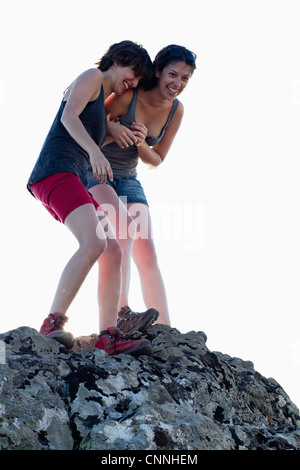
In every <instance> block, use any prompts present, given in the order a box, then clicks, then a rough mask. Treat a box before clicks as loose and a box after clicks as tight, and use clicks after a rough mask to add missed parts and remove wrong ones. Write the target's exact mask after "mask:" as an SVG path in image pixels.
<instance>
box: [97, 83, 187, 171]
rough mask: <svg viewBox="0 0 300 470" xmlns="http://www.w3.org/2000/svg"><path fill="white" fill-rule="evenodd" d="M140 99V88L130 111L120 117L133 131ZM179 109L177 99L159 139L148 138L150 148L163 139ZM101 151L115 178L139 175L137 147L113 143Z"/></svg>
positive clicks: (134, 94)
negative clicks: (120, 145) (122, 147)
mask: <svg viewBox="0 0 300 470" xmlns="http://www.w3.org/2000/svg"><path fill="white" fill-rule="evenodd" d="M137 97H138V88H134V89H133V98H132V101H131V103H130V106H129V109H128V111H127V113H126V114H125V115H124V116H120V123H121V124H123V126H126V127H128V128H130V129H131V124H132V123H133V122H135V121H136V119H135V109H136V103H137ZM177 107H178V99H177V98H175V100H174V101H173V105H172V109H171V112H170V114H169V117H168V119H167V122H166V123H165V125H164V127H163V129H162V131H161V133H160V136H159V137H150V136H147V137H146V142H147V144H148V145H149V146H150V147H153V146H154V145H157V144H158V142H159V141H160V140H161V139H162V138H163V136H164V134H165V131H166V128H167V127H168V126H169V125H170V123H171V121H172V119H173V116H174V114H175V112H176V110H177ZM101 151H102V152H103V154H104V155H105V157H106V158H107V160H108V161H109V163H110V165H111V168H112V170H113V173H114V176H120V177H121V178H131V177H133V176H136V175H137V170H136V167H137V164H138V161H139V154H138V149H137V147H136V146H135V145H131V146H130V147H125V148H124V149H121V147H119V146H118V144H117V143H116V142H112V143H110V144H108V145H105V147H102V148H101Z"/></svg>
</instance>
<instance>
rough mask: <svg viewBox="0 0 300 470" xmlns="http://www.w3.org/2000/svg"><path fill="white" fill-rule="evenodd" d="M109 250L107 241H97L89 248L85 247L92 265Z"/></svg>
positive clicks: (90, 244)
mask: <svg viewBox="0 0 300 470" xmlns="http://www.w3.org/2000/svg"><path fill="white" fill-rule="evenodd" d="M106 249H107V242H106V240H99V239H98V240H96V241H95V242H93V243H89V244H88V246H86V247H85V250H86V256H87V258H88V260H89V261H90V263H91V264H94V263H95V262H96V261H97V260H98V259H99V258H100V256H101V255H102V254H103V253H104V252H105V251H106Z"/></svg>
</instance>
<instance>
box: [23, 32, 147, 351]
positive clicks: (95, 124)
mask: <svg viewBox="0 0 300 470" xmlns="http://www.w3.org/2000/svg"><path fill="white" fill-rule="evenodd" d="M97 65H98V68H93V69H89V70H87V71H85V72H83V73H82V74H81V75H80V76H79V77H78V78H76V80H75V81H74V82H73V83H72V84H71V85H70V86H69V88H68V89H67V90H66V92H65V94H64V97H63V100H62V102H61V105H60V108H59V110H58V113H57V115H56V117H55V120H54V122H53V124H52V127H51V129H50V131H49V133H48V136H47V138H46V140H45V142H44V145H43V147H42V150H41V153H40V155H39V158H38V160H37V162H36V164H35V166H34V169H33V171H32V173H31V176H30V178H29V181H28V189H29V191H30V192H31V193H32V194H33V196H35V197H36V198H37V199H39V200H40V201H41V203H42V204H43V205H44V207H45V208H46V209H47V210H48V211H49V212H50V214H51V215H52V216H53V217H54V218H55V219H56V220H58V221H60V222H62V223H63V224H64V225H65V226H66V227H68V228H69V229H70V231H71V232H72V233H73V235H74V236H75V237H76V239H77V240H78V243H79V248H78V250H77V251H76V253H75V254H74V255H73V256H72V257H71V259H70V260H69V262H68V264H67V265H66V267H65V269H64V271H63V273H62V276H61V279H60V281H59V284H58V287H57V291H56V294H55V297H54V300H53V303H52V306H51V308H50V314H49V316H48V317H47V318H46V319H45V320H44V322H43V325H42V327H41V330H40V332H41V333H43V334H45V335H47V336H51V337H53V338H55V339H56V340H58V341H59V342H61V343H62V344H64V345H65V346H67V347H72V344H73V336H72V335H71V334H70V333H68V332H66V331H64V329H63V327H64V324H65V323H66V321H67V320H68V317H67V316H66V312H67V310H68V308H69V306H70V304H71V302H72V301H73V299H74V297H75V295H76V293H77V292H78V290H79V288H80V286H81V285H82V283H83V281H84V279H85V277H86V276H87V274H88V272H89V271H90V269H91V267H92V266H93V264H94V263H95V262H96V261H97V260H98V259H99V256H100V255H101V258H102V259H103V260H104V265H105V276H104V277H103V278H102V284H101V286H100V288H99V289H100V291H101V318H100V330H102V333H103V332H104V334H102V335H101V337H100V339H99V341H98V343H97V345H96V347H99V348H101V349H105V350H106V351H107V352H108V354H118V353H120V352H129V353H132V354H140V353H144V354H145V353H147V352H149V351H150V344H149V343H148V342H147V341H124V340H123V339H121V337H120V335H119V331H118V330H117V329H116V328H114V327H111V325H116V322H117V313H118V304H119V296H120V286H121V270H120V266H121V257H122V253H121V249H120V246H119V244H118V243H117V241H116V240H114V239H113V237H107V236H106V234H105V233H104V232H103V230H102V226H101V224H99V218H101V217H102V218H103V217H105V214H104V212H103V209H102V208H101V206H100V205H99V202H98V201H96V200H95V199H93V197H92V196H91V194H90V193H89V192H88V190H87V169H88V168H89V167H90V166H91V168H92V177H93V178H94V179H95V181H98V182H99V183H101V182H103V183H104V182H105V181H106V180H107V178H109V180H110V181H112V180H113V171H112V169H111V165H110V163H109V162H108V160H107V159H106V157H105V156H104V154H103V153H102V151H101V150H100V147H101V145H102V144H103V142H104V140H105V138H106V131H107V129H106V114H105V108H104V101H105V99H106V98H107V97H108V96H109V95H110V94H111V93H115V95H116V96H121V95H122V94H123V93H124V92H125V91H126V90H129V89H132V88H135V87H136V86H137V85H138V82H139V80H140V79H141V78H142V77H145V76H147V75H148V74H149V73H151V70H152V63H151V60H150V58H149V56H148V53H147V52H146V50H145V49H143V48H142V47H141V46H140V45H137V44H135V43H133V42H131V41H122V42H120V43H117V44H113V45H112V46H111V47H110V48H109V49H108V51H107V52H106V53H105V55H104V56H103V57H102V59H101V60H100V61H99V62H98V64H97ZM142 321H143V318H142V319H141V322H142Z"/></svg>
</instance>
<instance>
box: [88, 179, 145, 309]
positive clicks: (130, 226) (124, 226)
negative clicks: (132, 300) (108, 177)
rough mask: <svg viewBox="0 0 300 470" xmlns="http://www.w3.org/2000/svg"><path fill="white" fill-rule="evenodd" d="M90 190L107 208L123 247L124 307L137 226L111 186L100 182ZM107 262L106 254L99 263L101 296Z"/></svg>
mask: <svg viewBox="0 0 300 470" xmlns="http://www.w3.org/2000/svg"><path fill="white" fill-rule="evenodd" d="M89 191H90V193H91V194H92V195H93V197H94V199H96V201H98V202H99V204H101V206H102V207H103V209H104V210H105V212H106V214H107V216H108V219H109V221H110V224H111V227H112V230H113V231H114V233H115V235H116V237H117V240H118V242H119V245H120V247H121V249H122V253H123V259H122V287H121V295H120V303H119V307H122V306H124V305H128V291H129V284H130V266H131V252H132V245H133V242H134V238H135V229H136V227H135V224H134V222H133V219H132V218H131V216H130V215H129V214H128V212H127V209H126V207H125V206H124V204H123V203H122V201H121V200H120V199H119V197H118V196H117V194H116V192H115V191H114V189H113V188H112V187H111V186H108V185H107V184H99V185H96V186H93V187H92V188H90V190H89ZM106 263H109V259H108V258H107V257H106V256H101V259H100V263H99V287H98V296H99V298H101V284H102V281H101V278H102V277H103V276H104V275H105V274H104V273H105V272H106V270H107V269H108V266H107V265H106Z"/></svg>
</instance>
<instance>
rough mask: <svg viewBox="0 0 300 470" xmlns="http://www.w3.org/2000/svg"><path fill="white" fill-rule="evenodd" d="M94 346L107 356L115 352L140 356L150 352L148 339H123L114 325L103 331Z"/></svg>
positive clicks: (115, 353) (150, 347)
mask: <svg viewBox="0 0 300 470" xmlns="http://www.w3.org/2000/svg"><path fill="white" fill-rule="evenodd" d="M95 348H97V349H103V351H106V352H107V354H108V355H109V356H113V355H117V354H131V355H132V356H141V355H145V354H150V353H151V352H152V346H151V343H150V341H148V340H147V339H138V340H135V339H124V338H122V337H121V335H120V331H119V329H118V328H115V327H109V328H108V329H107V330H105V331H103V333H102V334H101V336H100V337H99V339H98V341H97V343H96V344H95Z"/></svg>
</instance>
